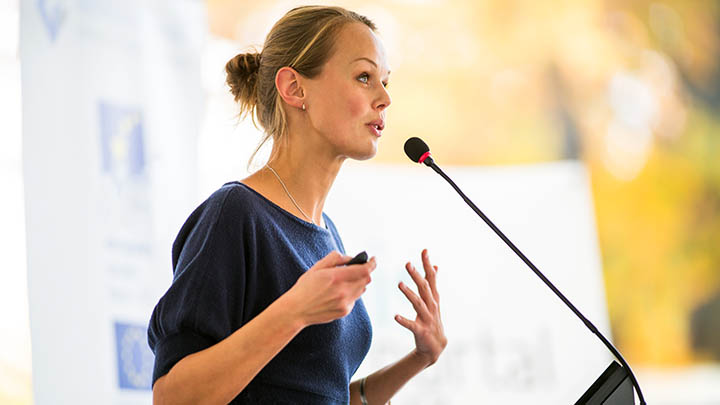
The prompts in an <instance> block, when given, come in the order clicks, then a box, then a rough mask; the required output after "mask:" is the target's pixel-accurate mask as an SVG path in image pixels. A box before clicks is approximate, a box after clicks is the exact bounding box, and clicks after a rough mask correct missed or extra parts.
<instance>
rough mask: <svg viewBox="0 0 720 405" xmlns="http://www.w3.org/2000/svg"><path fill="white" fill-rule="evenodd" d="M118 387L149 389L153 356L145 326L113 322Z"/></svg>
mask: <svg viewBox="0 0 720 405" xmlns="http://www.w3.org/2000/svg"><path fill="white" fill-rule="evenodd" d="M115 346H116V351H117V368H118V386H119V387H120V388H124V389H132V390H147V391H149V390H150V389H151V383H152V371H153V363H154V361H155V356H154V355H153V353H152V351H150V347H148V344H147V326H144V325H132V324H126V323H120V322H115Z"/></svg>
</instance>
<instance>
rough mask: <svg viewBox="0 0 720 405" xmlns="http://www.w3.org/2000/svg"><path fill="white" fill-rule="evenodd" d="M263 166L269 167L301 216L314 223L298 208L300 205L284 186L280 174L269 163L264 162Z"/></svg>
mask: <svg viewBox="0 0 720 405" xmlns="http://www.w3.org/2000/svg"><path fill="white" fill-rule="evenodd" d="M265 166H267V168H268V169H270V171H271V172H272V173H273V174H274V175H275V177H277V179H278V181H279V182H280V185H281V186H282V188H283V190H285V193H286V194H287V196H288V197H290V201H292V203H293V204H295V208H297V209H298V210H299V211H300V213H301V214H303V216H304V217H305V219H306V220H307V221H308V222H312V223H313V224H314V223H315V221H313V220H312V219H310V217H309V216H308V214H306V213H305V211H303V210H302V208H300V206H299V205H298V203H297V201H295V199H294V198H293V196H292V194H290V191H288V189H287V187H286V186H285V183H284V182H283V181H282V179H281V178H280V176H279V175H278V174H277V172H276V171H275V169H273V168H272V167H270V165H267V164H266V165H265Z"/></svg>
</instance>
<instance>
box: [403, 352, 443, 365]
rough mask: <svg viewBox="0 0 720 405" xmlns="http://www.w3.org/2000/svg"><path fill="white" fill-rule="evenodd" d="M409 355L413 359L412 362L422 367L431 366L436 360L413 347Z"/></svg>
mask: <svg viewBox="0 0 720 405" xmlns="http://www.w3.org/2000/svg"><path fill="white" fill-rule="evenodd" d="M409 357H410V359H412V360H413V363H414V364H416V365H418V366H419V367H421V368H423V369H424V368H427V367H430V366H432V365H433V364H435V362H436V361H437V359H432V358H430V356H429V355H427V354H423V353H420V352H419V351H418V350H417V349H413V351H412V352H410V356H409Z"/></svg>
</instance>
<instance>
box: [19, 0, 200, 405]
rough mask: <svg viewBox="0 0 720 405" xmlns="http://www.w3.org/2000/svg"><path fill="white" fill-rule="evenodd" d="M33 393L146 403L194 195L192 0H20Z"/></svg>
mask: <svg viewBox="0 0 720 405" xmlns="http://www.w3.org/2000/svg"><path fill="white" fill-rule="evenodd" d="M20 26H21V37H20V54H21V69H22V98H23V165H24V180H25V201H26V224H27V252H28V253H27V255H28V288H29V306H30V325H31V336H32V359H33V390H34V399H35V402H36V403H38V404H98V403H107V404H124V403H128V404H131V403H132V404H136V403H150V402H151V395H150V380H151V374H152V364H153V357H152V353H151V352H150V350H149V348H148V345H147V335H146V330H147V323H148V321H149V317H150V313H151V311H152V308H153V306H154V305H155V303H156V302H157V299H158V297H159V296H160V295H161V294H162V293H163V292H164V291H165V289H167V286H168V285H169V283H170V280H171V277H172V270H171V269H170V264H169V257H170V246H171V244H172V240H173V238H174V236H175V233H176V232H177V230H178V229H179V227H180V225H181V224H182V222H183V221H184V220H185V218H186V216H187V214H188V213H189V211H190V210H191V209H192V208H193V206H194V205H195V204H196V203H197V201H196V198H195V193H196V188H197V184H196V183H197V180H196V173H197V164H196V159H197V158H196V156H197V153H196V143H197V136H198V133H199V131H200V126H201V123H200V118H201V116H202V114H203V112H204V111H203V97H204V94H203V91H202V88H201V74H200V62H201V61H200V59H201V52H202V47H203V43H204V40H205V36H206V32H207V27H206V15H205V5H204V3H203V2H200V1H191V0H182V1H154V2H146V1H140V0H134V1H122V2H117V1H110V0H102V1H99V0H74V1H72V0H67V1H62V0H25V1H22V3H21V24H20Z"/></svg>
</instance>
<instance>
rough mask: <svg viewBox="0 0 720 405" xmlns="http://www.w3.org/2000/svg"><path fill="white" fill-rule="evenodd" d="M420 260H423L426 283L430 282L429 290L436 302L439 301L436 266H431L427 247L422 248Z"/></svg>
mask: <svg viewBox="0 0 720 405" xmlns="http://www.w3.org/2000/svg"><path fill="white" fill-rule="evenodd" d="M421 256H422V262H423V268H424V269H425V279H426V280H427V281H428V284H430V291H432V296H433V298H434V299H435V302H436V303H439V302H440V294H438V290H437V280H436V277H435V276H436V275H437V270H438V267H437V266H433V265H432V264H431V263H430V255H429V254H428V250H427V249H423V251H422V254H421Z"/></svg>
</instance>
